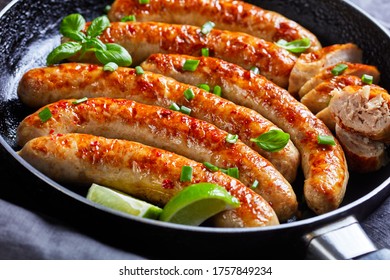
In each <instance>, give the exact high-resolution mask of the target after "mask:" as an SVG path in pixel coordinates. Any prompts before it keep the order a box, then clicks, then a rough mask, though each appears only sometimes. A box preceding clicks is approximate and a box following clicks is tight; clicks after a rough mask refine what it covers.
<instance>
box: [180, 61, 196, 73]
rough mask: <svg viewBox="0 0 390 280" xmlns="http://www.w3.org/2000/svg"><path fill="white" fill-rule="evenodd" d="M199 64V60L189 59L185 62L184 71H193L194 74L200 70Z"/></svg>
mask: <svg viewBox="0 0 390 280" xmlns="http://www.w3.org/2000/svg"><path fill="white" fill-rule="evenodd" d="M199 62H200V61H199V60H197V59H187V60H186V61H185V62H184V65H183V70H184V71H192V72H194V71H195V70H196V69H197V68H198V65H199Z"/></svg>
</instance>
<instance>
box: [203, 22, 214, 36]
mask: <svg viewBox="0 0 390 280" xmlns="http://www.w3.org/2000/svg"><path fill="white" fill-rule="evenodd" d="M214 26H215V23H214V22H212V21H208V22H206V23H205V24H203V25H202V28H201V29H200V32H202V34H204V35H207V34H209V33H210V31H211V30H212V29H213V28H214Z"/></svg>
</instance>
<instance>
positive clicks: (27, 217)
mask: <svg viewBox="0 0 390 280" xmlns="http://www.w3.org/2000/svg"><path fill="white" fill-rule="evenodd" d="M9 2H11V1H8V0H0V9H2V8H3V7H5V5H7V4H8V3H9ZM351 2H354V3H356V4H358V5H359V6H360V7H362V8H363V9H364V10H366V11H367V12H368V13H369V14H371V15H373V16H374V17H375V18H376V19H378V20H379V21H380V22H381V23H382V24H383V25H384V26H386V27H388V28H390V16H389V11H390V1H389V0H351ZM386 59H390V58H386ZM3 181H4V178H3ZM18 216H20V217H22V220H18V219H15V217H18ZM361 225H362V227H363V228H364V230H365V231H366V233H367V235H368V236H369V237H370V238H371V240H372V241H373V242H374V243H375V244H376V245H377V246H378V248H390V198H388V199H387V200H386V201H385V202H384V203H383V204H382V205H381V206H380V207H379V208H378V209H377V210H376V211H375V212H374V213H372V214H371V215H370V216H369V217H368V218H367V219H366V220H364V221H362V222H361ZM27 231H28V232H29V233H27ZM33 233H35V234H36V235H44V236H41V237H42V238H40V237H39V236H38V237H36V236H32V234H33ZM39 238H40V239H39ZM45 238H46V239H49V241H50V239H52V240H51V241H52V242H47V240H46V239H45ZM39 240H46V241H45V242H44V244H41V243H42V242H41V243H40V242H39ZM56 242H61V243H62V244H63V245H67V246H72V245H73V247H75V244H77V246H79V250H78V251H77V252H72V253H69V252H66V251H61V250H59V249H58V248H54V246H57V245H56ZM50 246H52V247H53V248H51V247H50ZM75 253H76V254H75ZM4 258H5V259H9V258H11V259H19V258H22V259H30V258H44V259H48V258H49V259H61V258H65V259H73V258H79V259H90V258H92V259H94V258H97V259H117V258H119V259H131V258H136V256H134V255H132V254H131V253H128V252H123V251H120V250H117V249H115V248H111V247H109V246H107V245H105V244H100V243H99V242H97V241H95V240H94V239H93V237H89V236H87V235H84V234H83V233H80V232H77V231H75V230H73V229H72V228H71V227H69V225H67V224H63V223H62V222H61V221H53V220H47V219H45V218H44V217H42V216H40V215H39V214H36V213H33V212H31V211H29V210H27V209H24V208H22V207H19V206H16V205H15V204H13V201H5V200H2V199H1V198H0V259H4Z"/></svg>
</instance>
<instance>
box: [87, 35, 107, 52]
mask: <svg viewBox="0 0 390 280" xmlns="http://www.w3.org/2000/svg"><path fill="white" fill-rule="evenodd" d="M85 48H86V49H87V50H88V49H95V50H107V47H106V45H105V44H104V43H103V42H102V41H100V40H99V39H98V38H92V39H88V40H86V41H85Z"/></svg>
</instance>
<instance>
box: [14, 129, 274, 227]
mask: <svg viewBox="0 0 390 280" xmlns="http://www.w3.org/2000/svg"><path fill="white" fill-rule="evenodd" d="M19 155H20V156H21V157H22V158H24V159H25V160H26V161H27V162H29V163H30V164H31V165H33V166H34V167H36V168H37V169H38V170H40V171H41V172H42V173H44V174H46V175H47V176H49V177H50V178H53V179H54V180H57V181H59V182H64V183H73V184H84V185H85V184H89V185H90V184H92V183H97V184H102V185H106V186H108V187H112V188H114V189H117V190H119V191H123V192H125V193H127V194H129V195H132V196H135V197H138V198H140V199H143V200H146V201H149V202H151V203H154V204H156V205H159V206H164V205H165V204H166V203H167V202H168V200H169V199H170V198H171V197H172V196H173V195H175V194H176V193H177V192H178V191H180V190H181V189H183V188H185V187H186V186H188V185H190V184H194V183H199V182H210V183H215V184H218V185H221V186H222V187H224V188H225V189H226V190H227V191H228V192H229V193H230V194H231V195H233V196H235V197H236V198H237V199H238V200H239V201H240V206H239V207H238V208H236V209H234V210H227V212H225V213H223V214H221V215H220V216H219V218H218V219H217V221H216V225H217V226H222V227H256V226H266V225H274V224H278V220H277V217H276V215H275V213H274V211H273V209H272V208H271V206H270V205H269V204H268V203H267V202H266V201H265V200H264V199H263V198H262V197H261V196H260V195H258V194H256V193H255V192H253V191H252V190H251V189H249V188H247V187H245V186H244V185H243V184H241V183H240V182H239V181H237V180H235V179H234V178H232V177H230V176H227V175H225V174H223V173H222V172H214V173H212V172H209V171H207V169H206V168H205V167H204V166H203V164H201V163H198V162H195V161H192V160H190V159H187V158H185V157H182V156H179V155H176V154H174V153H170V152H167V151H164V150H161V149H157V148H153V147H150V146H146V145H142V144H140V143H137V142H131V141H127V140H119V139H108V138H104V137H99V136H93V135H90V134H63V135H54V134H53V135H50V136H43V137H38V138H34V139H33V140H31V141H29V142H28V143H27V144H26V145H25V146H24V147H23V148H22V149H21V150H20V151H19ZM183 166H190V167H192V168H193V177H192V179H191V182H181V181H180V173H181V170H182V167H183Z"/></svg>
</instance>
